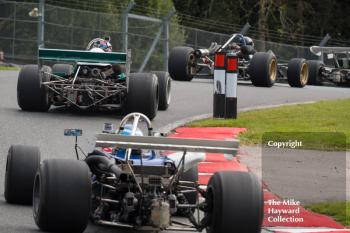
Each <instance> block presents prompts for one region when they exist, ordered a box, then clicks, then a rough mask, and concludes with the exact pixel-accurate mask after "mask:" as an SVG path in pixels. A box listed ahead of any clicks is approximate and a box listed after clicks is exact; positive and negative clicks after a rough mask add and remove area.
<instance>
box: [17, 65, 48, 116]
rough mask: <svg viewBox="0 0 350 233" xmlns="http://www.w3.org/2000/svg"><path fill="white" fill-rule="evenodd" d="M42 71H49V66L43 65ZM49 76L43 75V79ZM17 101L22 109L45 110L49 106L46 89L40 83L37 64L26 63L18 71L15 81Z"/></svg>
mask: <svg viewBox="0 0 350 233" xmlns="http://www.w3.org/2000/svg"><path fill="white" fill-rule="evenodd" d="M43 71H45V72H49V73H50V72H51V68H50V67H47V66H43ZM48 80H49V76H48V75H45V74H44V75H43V81H48ZM17 103H18V105H19V107H20V108H21V109H22V110H25V111H40V112H45V111H47V110H48V109H49V108H50V105H51V103H50V100H49V95H48V90H47V88H46V87H45V86H43V85H41V78H40V75H39V68H38V65H26V66H24V67H23V68H22V69H21V71H20V72H19V76H18V82H17Z"/></svg>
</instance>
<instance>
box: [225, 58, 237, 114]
mask: <svg viewBox="0 0 350 233" xmlns="http://www.w3.org/2000/svg"><path fill="white" fill-rule="evenodd" d="M237 76H238V57H237V54H235V53H229V54H227V56H226V76H225V77H226V80H225V82H226V91H225V93H226V94H225V116H224V117H225V118H234V119H236V118H237V81H238V80H237V79H238V77H237Z"/></svg>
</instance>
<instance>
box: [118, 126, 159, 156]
mask: <svg viewBox="0 0 350 233" xmlns="http://www.w3.org/2000/svg"><path fill="white" fill-rule="evenodd" d="M131 132H132V125H131V124H126V125H125V126H124V129H123V130H122V131H121V132H120V134H121V135H125V136H130V135H131ZM134 136H143V133H142V131H141V130H140V129H139V128H137V129H136V132H135V135H134ZM125 152H126V150H125V149H118V150H117V151H116V154H115V155H116V156H117V157H118V158H122V159H125ZM140 155H142V156H143V158H145V159H152V158H154V157H155V153H154V151H148V152H147V153H143V151H142V150H139V149H132V150H131V156H130V159H140Z"/></svg>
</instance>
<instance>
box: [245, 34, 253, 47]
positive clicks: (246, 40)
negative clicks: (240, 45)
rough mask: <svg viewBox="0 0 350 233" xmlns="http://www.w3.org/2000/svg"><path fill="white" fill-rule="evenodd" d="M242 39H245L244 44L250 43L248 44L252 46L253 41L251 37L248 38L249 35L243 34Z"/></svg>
mask: <svg viewBox="0 0 350 233" xmlns="http://www.w3.org/2000/svg"><path fill="white" fill-rule="evenodd" d="M244 41H245V44H246V45H250V46H252V47H254V42H253V39H252V38H250V37H248V36H245V37H244Z"/></svg>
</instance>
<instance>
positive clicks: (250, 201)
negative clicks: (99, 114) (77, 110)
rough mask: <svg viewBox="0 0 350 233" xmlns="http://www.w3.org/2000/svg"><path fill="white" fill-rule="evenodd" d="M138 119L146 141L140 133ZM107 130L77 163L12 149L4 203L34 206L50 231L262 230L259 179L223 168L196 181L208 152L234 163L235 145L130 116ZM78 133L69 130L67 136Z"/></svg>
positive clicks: (228, 232) (42, 226)
mask: <svg viewBox="0 0 350 233" xmlns="http://www.w3.org/2000/svg"><path fill="white" fill-rule="evenodd" d="M141 120H143V122H145V123H146V129H147V132H148V136H142V131H141V130H140V129H141V128H140V127H141V126H140V124H139V122H141ZM129 122H131V124H130V123H129ZM105 126H106V127H105V129H104V133H102V134H98V135H97V140H96V145H95V146H96V147H95V149H94V150H93V151H92V152H91V153H89V154H85V156H84V158H83V159H81V160H79V154H78V151H80V147H79V146H78V145H77V144H76V147H75V149H76V156H77V159H78V160H70V159H49V160H45V161H43V162H42V163H41V164H40V152H39V150H38V148H35V147H29V146H20V145H13V146H11V148H10V150H9V154H8V157H7V166H6V180H5V199H6V201H7V202H9V203H22V204H30V203H31V202H33V215H34V219H35V222H36V224H37V225H38V227H39V228H40V229H41V230H44V231H49V232H84V230H85V228H86V226H87V224H88V221H89V219H90V221H92V222H93V223H95V224H100V225H106V226H112V227H119V228H127V229H135V230H138V231H142V230H145V231H154V232H159V231H162V230H172V231H196V232H201V231H202V230H204V229H206V231H207V232H208V233H231V232H232V230H233V229H238V230H240V232H245V233H259V232H260V231H261V226H262V220H263V206H264V204H263V192H262V187H261V183H260V182H259V181H258V180H257V178H256V177H255V176H254V175H252V174H250V173H245V172H232V171H222V172H217V173H215V174H214V175H213V176H212V177H211V179H210V181H209V184H208V186H207V187H206V188H202V187H201V186H199V185H198V182H197V179H198V177H197V176H198V170H197V165H198V163H199V162H201V161H203V160H204V158H205V154H204V152H207V153H224V154H226V157H227V158H228V157H229V158H232V157H233V156H234V155H235V154H236V152H237V149H238V141H236V140H232V141H216V140H198V139H177V138H166V137H160V136H158V135H157V134H156V133H153V132H152V128H151V122H150V120H149V119H148V118H147V117H146V116H145V115H143V114H140V113H131V114H129V115H127V116H126V117H125V118H124V119H123V120H122V121H121V123H120V126H119V128H118V130H114V129H113V127H112V125H111V124H106V125H105ZM81 134H82V132H81V130H76V129H70V130H65V135H67V136H76V137H77V136H79V135H81ZM170 151H177V152H175V153H171V152H170ZM218 156H220V155H218ZM116 230H118V229H116Z"/></svg>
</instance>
